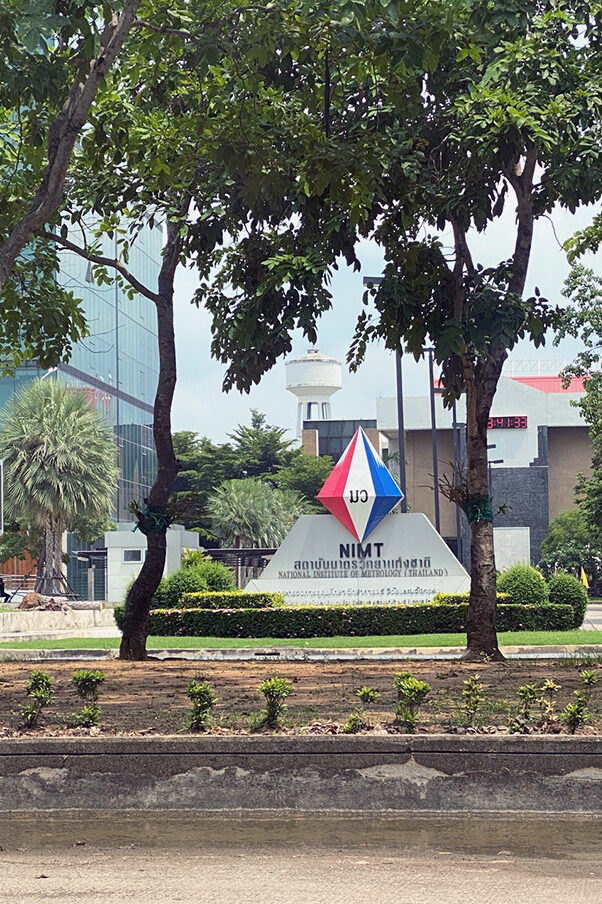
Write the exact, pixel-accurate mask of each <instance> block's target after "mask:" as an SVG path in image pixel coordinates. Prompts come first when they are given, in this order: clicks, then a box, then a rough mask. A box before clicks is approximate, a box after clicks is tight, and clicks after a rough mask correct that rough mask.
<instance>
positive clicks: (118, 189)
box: [42, 0, 305, 659]
mask: <svg viewBox="0 0 602 904" xmlns="http://www.w3.org/2000/svg"><path fill="white" fill-rule="evenodd" d="M300 2H301V3H303V2H305V0H300ZM289 5H290V4H289V3H288V2H284V0H283V2H282V3H275V4H271V5H270V6H269V7H256V6H255V5H254V4H250V5H248V6H247V4H245V3H244V2H242V0H230V2H229V3H228V4H221V5H220V7H219V11H218V12H219V17H218V18H215V19H213V20H210V21H208V20H207V17H206V15H205V13H206V10H205V7H204V3H202V2H201V0H198V2H190V3H188V4H187V6H186V21H187V25H188V26H189V27H187V28H172V27H165V26H164V23H163V22H162V21H161V17H160V16H159V17H158V18H157V19H156V20H155V22H156V24H155V25H154V26H152V23H148V22H146V23H145V27H144V29H138V30H136V33H135V35H134V36H132V38H131V40H130V41H129V42H128V48H127V58H125V59H124V64H123V66H122V67H121V68H120V69H119V70H115V71H114V72H113V73H112V75H111V77H109V78H107V79H106V81H105V84H104V86H103V88H102V91H101V92H100V93H99V98H98V104H97V105H96V107H95V110H94V113H93V115H92V116H91V118H90V124H89V129H88V130H87V131H86V133H85V135H84V136H83V138H82V142H81V147H80V149H79V151H78V169H77V173H76V176H75V179H76V186H77V185H79V186H80V192H79V194H77V192H73V193H72V194H71V195H70V198H71V206H70V210H69V214H70V217H71V221H72V223H73V224H77V223H79V222H80V221H82V219H85V215H86V213H87V212H91V211H93V212H94V214H95V215H96V216H100V217H101V220H102V222H101V225H100V230H101V232H102V231H104V232H107V233H108V234H109V235H115V234H116V235H118V237H119V239H118V245H119V255H118V257H116V258H108V257H106V256H104V255H103V254H102V253H100V250H99V247H98V245H95V244H94V243H90V244H82V242H81V241H79V240H74V229H72V230H71V231H67V234H66V233H65V229H64V228H61V230H60V231H57V232H55V233H50V232H49V231H48V230H44V231H43V233H42V237H43V238H45V239H46V240H47V241H48V242H52V243H56V244H58V245H60V246H61V247H63V248H66V249H68V250H71V251H73V252H74V253H77V254H80V255H82V256H83V257H85V258H86V259H87V260H89V261H90V262H91V263H92V265H93V268H92V269H93V273H94V276H95V278H96V279H97V280H99V281H105V280H107V279H110V278H111V277H110V276H109V274H110V273H111V272H116V273H117V275H118V279H119V280H120V281H122V282H123V284H124V285H125V286H126V287H127V289H128V291H130V292H131V293H135V292H139V293H141V294H143V295H145V296H146V297H147V298H150V299H151V300H152V301H153V303H154V304H155V306H156V310H157V323H158V334H159V362H160V373H159V383H158V388H157V394H156V397H155V405H154V416H153V431H154V438H155V447H156V451H157V460H158V474H157V479H156V481H155V483H154V485H153V487H152V489H151V491H150V493H149V497H148V499H147V500H145V502H144V505H142V506H141V507H140V508H138V509H137V517H138V522H139V526H140V528H141V530H142V531H143V532H144V533H145V534H146V536H147V542H148V554H147V556H146V559H145V561H144V564H143V567H142V569H141V571H140V573H139V575H138V577H137V579H136V581H135V582H134V584H133V586H132V588H131V590H130V592H129V594H128V598H127V602H126V613H125V621H124V628H123V637H122V642H121V648H120V656H121V657H122V658H130V659H143V658H145V656H146V636H147V633H148V613H149V605H150V600H151V598H152V595H153V593H154V592H155V590H156V588H157V586H158V583H159V580H160V577H161V574H162V572H163V567H164V562H165V550H166V536H165V535H166V530H167V527H168V524H169V522H170V519H171V514H170V511H169V510H168V500H169V496H170V494H171V490H172V487H173V483H174V479H175V477H176V474H177V470H178V463H177V460H176V457H175V454H174V448H173V443H172V437H171V429H170V424H171V405H172V400H173V392H174V388H175V382H176V361H175V345H174V332H173V301H174V277H175V272H176V269H177V266H178V265H179V264H180V263H183V262H184V261H185V259H188V260H189V261H191V262H193V263H194V264H195V265H196V266H197V268H198V269H199V271H200V272H201V273H203V274H207V273H209V272H210V270H211V268H212V266H213V265H214V258H213V256H212V252H214V250H215V249H218V248H219V247H220V246H221V245H222V244H225V243H226V242H227V241H228V236H229V235H232V234H238V233H239V232H240V231H241V230H242V229H243V228H245V227H246V225H247V223H248V221H249V218H250V217H251V216H252V209H253V207H254V205H259V206H261V207H262V208H264V209H265V208H266V204H267V201H268V199H269V207H270V211H271V214H270V215H271V217H272V219H273V221H274V222H277V221H278V218H279V216H281V215H282V214H281V210H280V207H281V205H282V196H281V194H278V193H277V192H275V188H274V185H275V179H274V173H273V172H272V170H271V169H270V165H269V164H270V162H271V160H272V159H275V160H276V161H277V160H278V153H277V151H275V149H274V147H273V134H272V133H271V132H270V123H271V121H274V122H275V123H276V124H277V123H278V122H279V121H280V120H281V119H282V118H283V116H284V112H283V105H282V101H281V93H282V92H281V91H280V92H275V91H274V90H273V89H271V88H270V86H269V85H268V84H267V83H266V77H265V74H264V73H263V71H262V70H263V68H264V67H265V65H266V63H267V62H268V61H269V60H270V59H273V58H275V57H277V56H278V52H279V49H278V36H279V35H280V34H283V35H285V37H286V40H287V41H289V40H290V37H289V36H288V30H287V29H286V28H285V27H284V25H283V24H282V16H283V15H284V13H286V15H287V16H289V13H288V8H289ZM283 10H284V13H283V12H282V11H283ZM290 17H291V21H292V22H293V23H294V21H295V15H294V13H291V14H290ZM287 21H288V19H287ZM151 26H152V27H151ZM153 28H154V30H155V31H157V32H159V33H160V34H163V35H165V43H162V44H160V45H159V44H158V43H157V41H156V40H153V39H150V38H149V37H148V33H149V31H152V30H153ZM149 147H150V148H152V154H149V153H148V150H149ZM241 154H242V156H240V155H241ZM249 159H252V161H253V165H252V167H250V168H249V165H248V160H249ZM287 166H288V163H287ZM287 184H288V183H287ZM124 216H127V219H128V227H127V229H126V230H125V232H124V230H123V227H122V226H121V223H122V220H123V217H124ZM156 219H161V220H162V221H164V222H165V224H166V225H165V229H166V246H165V249H164V253H163V262H162V266H161V271H160V274H159V278H158V284H157V285H156V286H148V285H145V284H144V283H143V282H142V281H141V280H139V279H137V278H136V277H135V276H134V275H133V274H132V273H131V271H130V269H129V266H128V256H129V251H130V248H131V246H132V244H134V243H135V240H136V235H137V233H138V231H139V230H140V229H141V228H143V227H144V226H145V225H146V224H147V223H148V222H151V223H153V222H155V221H156ZM64 226H65V224H63V227H64Z"/></svg>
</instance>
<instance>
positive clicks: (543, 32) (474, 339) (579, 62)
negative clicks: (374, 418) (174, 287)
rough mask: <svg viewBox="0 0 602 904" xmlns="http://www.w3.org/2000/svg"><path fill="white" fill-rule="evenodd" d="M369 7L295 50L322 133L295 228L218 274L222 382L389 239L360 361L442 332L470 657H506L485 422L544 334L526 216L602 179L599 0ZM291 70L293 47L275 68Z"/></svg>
mask: <svg viewBox="0 0 602 904" xmlns="http://www.w3.org/2000/svg"><path fill="white" fill-rule="evenodd" d="M364 15H365V18H364V20H363V21H361V22H359V24H358V25H357V27H356V28H353V27H352V26H351V25H350V24H349V23H347V24H345V25H344V26H343V27H338V28H337V27H336V25H333V24H332V22H331V23H330V27H328V28H325V30H324V39H323V43H322V44H321V45H317V46H316V47H315V48H314V53H313V54H312V55H308V57H302V56H299V57H298V58H297V59H296V60H295V63H294V68H295V70H296V72H295V74H296V77H297V83H298V85H299V91H300V93H302V94H303V97H304V102H305V103H306V105H307V108H308V109H309V110H314V111H315V110H316V105H317V103H319V102H320V100H323V102H324V132H325V136H324V137H323V138H322V139H321V140H320V141H316V145H315V147H314V148H312V153H311V154H307V155H306V156H305V157H304V158H303V159H301V160H300V161H299V163H298V165H297V167H296V171H297V173H298V178H297V184H298V186H299V193H298V194H297V195H296V196H295V201H296V208H295V209H294V215H293V216H291V219H290V222H289V228H288V229H284V228H282V227H281V228H280V229H279V230H274V229H272V228H271V224H270V223H269V222H267V221H266V222H264V223H262V224H261V225H255V229H254V231H253V232H252V233H251V235H250V236H249V238H248V239H245V240H243V241H241V242H239V243H237V245H235V246H233V247H231V248H230V249H228V252H227V254H226V257H225V260H224V262H223V268H222V271H221V274H220V275H218V278H217V279H214V280H213V283H212V286H211V287H209V286H208V287H207V289H206V290H207V291H208V292H209V305H210V307H211V309H212V311H213V313H214V317H215V320H214V334H215V339H214V343H213V348H214V353H215V354H216V356H217V357H219V358H220V359H221V360H223V361H226V362H229V369H228V372H227V375H226V385H236V386H238V388H247V387H248V386H249V385H250V384H251V383H252V382H253V381H256V380H258V379H259V377H260V376H261V374H262V373H264V372H265V371H266V370H267V368H268V367H269V366H271V364H272V363H273V362H274V361H275V360H276V359H277V357H278V356H279V355H280V354H282V353H283V352H285V351H288V349H289V348H290V341H291V330H292V328H293V327H294V326H301V327H302V328H303V329H304V330H305V332H306V333H308V334H309V335H311V333H312V331H313V330H314V328H315V322H316V319H317V317H318V316H319V315H320V313H321V312H322V311H323V310H324V309H325V308H327V307H328V306H330V303H331V300H330V297H329V294H328V292H327V290H324V288H323V278H324V277H328V276H329V274H330V271H331V270H332V268H333V267H336V266H337V263H338V260H337V258H338V256H339V254H343V255H344V256H345V257H346V259H347V262H348V263H351V264H353V265H354V266H356V267H357V266H359V262H358V260H357V257H356V254H355V248H356V245H357V242H358V241H359V240H360V239H361V238H362V237H373V238H375V239H376V240H377V241H378V242H379V244H380V245H381V247H382V248H383V250H384V253H385V259H386V266H385V271H384V276H383V280H382V282H381V283H380V284H379V285H378V286H375V287H373V289H372V290H369V291H368V292H367V293H366V298H365V300H366V303H367V304H369V303H372V308H369V307H367V309H366V311H365V312H363V313H362V315H361V316H360V319H359V322H358V327H357V331H356V336H355V338H354V341H353V343H352V347H351V353H350V360H351V362H352V364H353V365H354V366H356V365H357V364H359V363H360V362H361V360H362V358H363V355H364V352H365V349H366V345H367V343H368V342H369V341H370V340H372V339H380V340H381V341H383V342H384V344H385V345H386V346H387V347H388V348H391V349H394V350H399V349H401V348H405V350H407V351H409V352H410V353H412V354H413V355H414V356H415V357H417V358H419V357H420V356H421V355H422V354H423V353H424V349H425V346H426V345H427V344H432V345H433V346H434V348H435V356H436V359H437V361H438V362H439V363H440V364H441V368H442V375H441V379H442V383H443V386H444V399H445V401H446V402H447V403H448V404H449V403H451V402H452V400H453V399H454V398H457V397H458V396H459V395H460V394H461V393H465V395H466V409H467V428H466V429H467V452H468V468H467V474H466V481H465V484H464V485H463V487H462V488H458V494H457V501H458V502H459V503H460V504H461V506H462V508H463V509H464V511H465V512H466V515H467V517H468V520H469V522H470V525H471V571H472V580H471V592H470V600H469V614H468V624H467V634H468V644H467V651H466V654H465V657H466V658H467V659H480V658H482V657H483V656H485V657H488V658H493V659H499V658H501V654H500V651H499V649H498V645H497V637H496V630H495V607H496V587H495V560H494V552H493V527H492V513H491V500H490V496H489V483H488V468H487V422H488V417H489V413H490V410H491V404H492V401H493V398H494V395H495V391H496V388H497V385H498V381H499V378H500V374H501V371H502V367H503V365H504V362H505V360H506V358H507V355H508V352H509V350H510V349H511V348H512V347H513V346H514V344H515V343H516V342H517V341H518V340H519V339H521V338H524V337H528V338H530V339H531V340H533V341H534V342H535V343H536V344H539V343H541V342H542V341H543V337H544V333H545V331H546V328H547V327H548V326H549V325H550V324H551V323H553V322H554V321H555V312H554V311H553V309H552V307H551V306H550V305H549V304H548V303H547V301H546V300H545V299H544V298H542V297H541V296H540V293H539V291H538V290H536V291H535V294H534V295H532V296H527V297H525V286H526V280H527V273H528V267H529V261H530V257H531V249H532V244H533V226H534V223H535V222H536V220H537V219H539V218H541V217H547V216H549V215H550V213H551V212H552V211H553V209H554V207H555V206H556V205H562V206H565V207H567V208H569V209H570V210H574V209H575V208H576V207H577V206H578V205H579V204H581V203H587V202H591V201H593V200H595V199H597V198H598V197H599V196H600V193H601V190H602V172H601V153H600V148H601V141H600V138H601V134H600V132H601V123H602V118H601V116H600V111H601V105H602V86H601V84H600V80H599V74H598V73H599V51H598V29H599V26H600V24H601V23H600V18H601V11H600V7H599V4H598V3H594V2H578V3H574V2H569V0H549V2H543V0H542V2H538V3H533V2H528V0H500V2H496V0H493V2H492V0H477V2H474V3H462V2H458V3H453V2H437V0H435V2H428V3H427V2H416V3H415V4H411V5H410V6H409V7H408V6H404V7H400V6H399V5H398V4H393V3H391V4H387V3H384V4H382V5H380V8H378V7H372V6H371V5H370V4H367V5H366V7H365V8H364ZM318 48H320V49H318ZM316 58H318V59H319V60H321V62H322V65H323V68H324V72H325V75H324V80H323V85H324V88H323V91H320V90H319V89H317V86H316V82H317V80H316V78H315V69H316ZM289 69H290V64H289V62H288V61H287V60H286V59H285V60H283V61H282V64H281V68H280V71H279V72H278V73H275V74H274V78H275V79H276V80H277V79H278V78H280V79H282V80H283V81H286V80H287V79H288V78H290V77H291V76H290V73H289ZM312 70H313V72H314V79H313V81H312V79H311V74H310V73H311V71H312ZM291 152H292V151H291ZM303 194H304V195H305V199H304V198H303ZM508 208H509V209H510V212H511V216H512V220H513V222H512V220H509V219H508V220H507V221H506V222H507V223H508V227H507V231H508V241H509V248H508V251H507V252H506V254H505V255H504V257H503V258H502V259H501V260H500V261H499V262H498V263H497V264H495V265H493V266H487V267H484V266H483V265H481V264H480V263H479V262H477V261H476V260H475V259H474V254H473V251H471V247H470V246H471V243H472V236H473V234H474V232H483V231H485V230H486V229H487V227H488V226H489V225H490V224H492V223H493V222H494V221H496V220H497V219H498V218H500V217H501V216H502V214H503V213H504V211H505V210H506V216H507V214H508ZM298 274H301V275H300V276H298ZM317 274H319V279H318V281H319V282H320V284H321V290H320V291H318V292H317V293H316V292H314V286H315V281H316V279H317ZM259 311H260V312H261V316H257V314H258V312H259Z"/></svg>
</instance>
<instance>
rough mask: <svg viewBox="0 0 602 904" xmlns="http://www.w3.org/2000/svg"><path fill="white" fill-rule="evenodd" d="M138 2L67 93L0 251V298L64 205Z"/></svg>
mask: <svg viewBox="0 0 602 904" xmlns="http://www.w3.org/2000/svg"><path fill="white" fill-rule="evenodd" d="M139 5H140V0H126V2H125V4H124V8H123V12H122V13H121V15H120V14H119V13H117V12H115V13H113V15H112V17H111V19H110V20H109V21H108V22H107V24H106V25H105V28H104V31H103V33H102V36H101V42H100V44H101V46H100V51H99V53H98V55H97V56H96V57H95V58H94V59H93V60H91V62H90V71H89V73H88V75H87V76H86V77H85V78H84V79H83V81H78V82H76V84H74V85H73V86H72V88H71V90H70V91H69V95H68V97H67V100H66V101H65V103H64V104H63V107H62V109H61V111H60V113H59V114H58V115H57V117H56V119H55V120H54V121H53V122H52V124H51V126H50V129H49V132H48V165H47V167H46V172H45V173H44V177H43V179H42V182H41V183H40V186H39V188H38V190H37V192H36V194H35V196H34V198H33V200H32V202H31V204H30V205H29V209H28V210H27V213H26V214H25V215H24V216H23V217H22V218H21V220H19V222H18V223H17V225H16V226H15V228H14V229H13V230H12V232H11V233H10V235H9V236H8V238H7V239H6V241H5V242H4V243H3V245H2V246H1V247H0V295H1V294H2V289H3V288H4V285H5V283H6V281H7V279H8V277H9V275H10V272H11V269H12V267H13V265H14V263H15V260H16V259H17V257H18V256H19V254H20V253H21V252H22V251H23V249H24V248H25V246H26V245H27V243H28V242H29V241H30V239H31V238H32V236H33V235H34V234H35V233H36V232H37V231H38V230H39V229H41V228H42V227H43V226H44V225H45V224H46V223H47V222H48V220H49V219H50V218H51V217H52V215H53V214H54V213H56V211H57V210H58V209H59V206H60V205H61V203H62V201H63V191H64V185H65V178H66V175H67V170H68V168H69V163H70V162H71V154H72V153H73V148H74V146H75V142H76V141H77V139H78V136H79V134H80V132H81V130H82V128H83V126H84V123H85V122H86V120H87V119H88V115H89V113H90V108H91V107H92V104H93V103H94V100H95V98H96V94H97V92H98V89H99V87H100V85H101V83H102V81H103V79H104V77H105V75H106V74H107V72H108V71H109V70H110V69H111V67H112V65H113V63H114V62H115V60H116V59H117V57H118V56H119V53H120V52H121V48H122V47H123V44H124V42H125V40H126V38H127V36H128V34H129V33H130V31H131V28H132V25H133V23H134V21H135V16H136V13H137V11H138V6H139Z"/></svg>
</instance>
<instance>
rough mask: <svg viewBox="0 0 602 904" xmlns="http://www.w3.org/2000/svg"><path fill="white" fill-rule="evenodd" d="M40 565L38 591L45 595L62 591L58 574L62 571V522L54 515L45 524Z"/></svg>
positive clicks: (53, 594)
mask: <svg viewBox="0 0 602 904" xmlns="http://www.w3.org/2000/svg"><path fill="white" fill-rule="evenodd" d="M57 549H58V566H57ZM38 566H39V567H38V573H37V577H36V593H43V594H44V596H56V595H57V594H59V593H61V592H62V588H61V587H60V579H59V578H57V575H60V574H61V573H62V523H61V520H60V519H59V518H55V516H54V515H49V516H48V520H47V522H46V524H45V526H44V537H43V541H42V556H41V564H40V563H38Z"/></svg>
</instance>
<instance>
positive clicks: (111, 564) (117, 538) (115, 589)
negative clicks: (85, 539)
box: [105, 524, 199, 603]
mask: <svg viewBox="0 0 602 904" xmlns="http://www.w3.org/2000/svg"><path fill="white" fill-rule="evenodd" d="M105 546H106V547H107V601H108V602H109V603H122V602H123V600H124V597H125V592H126V588H127V586H128V584H129V582H130V581H131V580H132V578H134V577H136V575H137V574H138V572H139V571H140V569H141V568H142V562H143V561H144V556H145V553H146V537H145V536H144V534H142V533H140V531H138V530H137V531H133V530H132V529H131V527H130V528H129V529H123V530H112V531H107V533H106V534H105ZM198 548H199V535H198V534H197V533H194V532H193V531H188V530H184V528H183V527H182V526H181V525H180V524H172V526H171V527H170V528H169V530H168V531H167V556H166V559H165V569H164V571H163V575H164V576H165V577H167V576H168V575H170V574H173V572H174V571H177V570H178V568H179V567H180V562H181V561H182V553H183V551H184V550H185V549H198ZM126 550H128V551H129V550H136V551H139V552H140V559H139V560H138V561H134V562H131V561H126V553H125V551H126Z"/></svg>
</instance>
